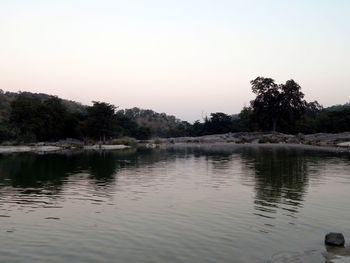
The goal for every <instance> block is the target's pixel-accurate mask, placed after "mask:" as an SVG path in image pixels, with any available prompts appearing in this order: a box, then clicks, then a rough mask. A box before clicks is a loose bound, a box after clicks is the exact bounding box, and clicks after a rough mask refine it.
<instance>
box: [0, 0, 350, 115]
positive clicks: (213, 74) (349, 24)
mask: <svg viewBox="0 0 350 263" xmlns="http://www.w3.org/2000/svg"><path fill="white" fill-rule="evenodd" d="M257 76H265V77H272V78H274V79H275V80H276V82H277V83H282V82H285V81H286V80H288V79H291V78H293V79H294V80H295V81H297V82H298V83H299V84H300V85H301V87H302V91H303V92H304V93H305V95H306V99H307V100H308V101H313V100H318V101H319V103H321V104H323V105H324V106H329V105H333V104H340V103H345V102H348V101H350V84H349V83H350V1H348V0H343V1H341V0H328V1H322V0H299V1H298V0H274V1H272V0H271V1H264V0H256V1H247V0H242V1H233V0H227V1H225V0H215V1H214V0H213V1H206V0H198V1H196V0H176V1H166V0H159V1H157V0H147V1H146V0H144V1H141V0H138V1H134V0H128V1H126V0H123V1H117V0H95V1H89V0H67V1H65V0H60V1H53V0H0V88H1V89H3V90H5V91H19V90H21V91H32V92H43V93H49V94H55V95H58V96H60V97H63V98H66V99H71V100H76V101H79V102H82V103H84V104H90V103H91V101H92V100H98V101H105V102H108V103H112V104H114V105H116V106H119V107H120V108H130V107H133V106H137V107H141V108H150V109H153V110H155V111H158V112H166V113H168V114H173V115H176V116H177V117H179V118H182V119H184V120H188V121H193V120H196V119H201V116H202V115H203V114H209V113H211V112H218V111H221V112H225V113H237V112H239V111H240V110H241V108H242V107H243V106H244V105H248V104H249V101H250V100H251V99H253V98H254V95H253V94H252V92H251V89H250V83H249V81H250V80H252V79H254V78H255V77H257Z"/></svg>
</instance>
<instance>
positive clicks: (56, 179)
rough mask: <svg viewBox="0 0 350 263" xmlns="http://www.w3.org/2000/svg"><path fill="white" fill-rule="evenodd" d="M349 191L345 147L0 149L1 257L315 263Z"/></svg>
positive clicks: (344, 216)
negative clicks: (336, 149) (337, 151)
mask: <svg viewBox="0 0 350 263" xmlns="http://www.w3.org/2000/svg"><path fill="white" fill-rule="evenodd" d="M349 190H350V157H349V155H337V154H334V153H333V154H330V153H321V152H314V151H304V150H301V149H288V148H282V147H281V148H278V147H272V148H270V147H231V148H230V147H226V148H225V147H224V148H215V147H183V148H176V149H175V148H173V149H142V148H138V149H130V150H123V151H105V152H85V153H55V154H34V153H23V154H7V155H0V222H1V224H0V244H1V245H0V261H1V262H66V261H67V262H200V263H204V262H250V263H251V262H304V261H305V260H306V261H305V262H311V260H314V261H312V262H317V261H318V260H319V259H320V258H321V255H322V253H323V252H324V251H326V248H325V246H324V236H325V234H326V233H328V232H331V231H333V232H334V231H337V232H342V233H344V235H345V238H346V239H348V240H349V239H350V224H349V222H350V211H349V204H350V201H349V200H350V191H349ZM308 257H311V258H312V259H310V261H308V260H307V259H306V258H308ZM298 260H299V261H298ZM303 260H304V261H303ZM320 262H325V261H320Z"/></svg>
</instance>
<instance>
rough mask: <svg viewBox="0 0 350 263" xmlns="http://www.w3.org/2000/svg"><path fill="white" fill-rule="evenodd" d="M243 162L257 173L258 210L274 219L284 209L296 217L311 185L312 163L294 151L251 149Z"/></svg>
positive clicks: (243, 155) (248, 149)
mask: <svg viewBox="0 0 350 263" xmlns="http://www.w3.org/2000/svg"><path fill="white" fill-rule="evenodd" d="M242 158H243V159H244V162H245V163H246V165H247V166H248V167H249V168H250V169H251V170H252V171H253V173H252V176H253V180H254V190H255V201H254V203H255V205H256V206H255V210H257V211H259V212H258V213H257V214H258V215H261V216H271V214H273V213H276V212H277V208H278V207H280V208H281V209H283V210H284V211H286V212H287V213H289V215H291V216H293V214H294V213H297V212H298V208H299V207H300V206H302V203H303V199H304V195H305V193H306V191H307V186H308V183H309V176H308V160H307V158H306V157H305V154H304V153H303V152H300V151H297V150H292V149H288V150H287V149H274V148H258V149H253V148H247V149H243V150H242Z"/></svg>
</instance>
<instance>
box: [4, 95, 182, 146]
mask: <svg viewBox="0 0 350 263" xmlns="http://www.w3.org/2000/svg"><path fill="white" fill-rule="evenodd" d="M93 103H94V105H93V106H86V105H82V104H81V103H79V102H75V101H71V100H65V99H60V98H58V97H57V96H52V95H48V94H44V93H31V92H18V93H17V92H4V91H2V90H0V142H1V141H4V140H17V139H20V140H23V141H37V140H55V139H62V138H63V137H64V136H70V137H75V138H79V139H81V138H82V137H88V138H95V139H96V138H99V137H101V136H102V137H105V136H107V135H108V137H109V138H110V137H122V136H132V137H136V138H139V139H145V138H149V137H151V136H159V137H169V136H179V135H180V134H178V133H177V132H176V131H178V127H179V126H180V125H181V124H182V123H183V122H182V121H181V120H179V119H177V118H175V117H174V116H171V115H167V114H165V113H158V112H155V111H153V110H144V109H140V108H136V107H135V108H132V109H125V110H117V109H118V107H117V106H114V105H111V104H108V103H104V102H93ZM93 115H95V116H93ZM108 116H109V117H108ZM94 118H96V120H95V121H94ZM108 118H110V119H108ZM94 122H95V123H96V125H95V126H99V125H100V127H92V126H93V123H94ZM103 122H104V123H103ZM58 123H61V125H58ZM54 130H56V131H54ZM58 130H59V131H58ZM97 130H100V131H97ZM173 131H175V132H173ZM50 133H52V134H51V135H50ZM181 135H182V134H181Z"/></svg>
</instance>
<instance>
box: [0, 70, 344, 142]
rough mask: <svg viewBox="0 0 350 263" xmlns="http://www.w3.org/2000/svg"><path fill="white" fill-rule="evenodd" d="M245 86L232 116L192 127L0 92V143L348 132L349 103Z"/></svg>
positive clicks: (267, 81)
mask: <svg viewBox="0 0 350 263" xmlns="http://www.w3.org/2000/svg"><path fill="white" fill-rule="evenodd" d="M251 85H252V91H253V93H254V94H255V95H256V97H255V99H254V100H252V101H251V103H250V105H249V106H248V107H244V108H243V109H242V110H241V112H240V113H239V114H238V115H228V114H225V113H222V112H216V113H211V114H210V115H209V116H207V117H205V118H204V119H203V120H202V121H199V120H198V121H195V122H194V123H192V124H191V123H189V122H186V121H181V120H179V119H177V118H175V117H174V116H171V115H167V114H165V113H157V112H154V111H152V110H143V109H139V108H132V109H125V110H118V109H117V107H116V106H114V105H112V104H108V103H105V102H93V105H92V106H84V105H82V104H80V103H76V102H73V101H68V100H62V99H60V98H58V97H55V96H50V95H47V94H35V93H30V92H20V93H13V92H6V93H4V92H3V91H2V90H0V142H3V141H17V142H38V141H57V140H60V139H65V138H76V139H80V140H85V141H86V140H95V141H97V140H103V141H105V140H111V139H114V138H120V137H124V136H128V137H133V138H136V139H140V140H145V139H149V138H152V137H182V136H202V135H210V134H222V133H228V132H253V131H278V132H282V133H287V134H296V133H299V132H300V133H304V134H310V133H318V132H325V133H339V132H346V131H350V103H347V104H344V105H336V106H332V107H329V108H323V107H322V106H321V105H320V104H319V103H318V102H317V101H314V102H307V101H305V100H304V94H303V93H302V92H301V87H300V86H299V85H298V84H297V83H296V82H295V81H294V80H288V81H286V82H285V83H283V84H276V83H275V81H274V80H273V79H271V78H264V77H258V78H256V79H254V80H252V81H251Z"/></svg>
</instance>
